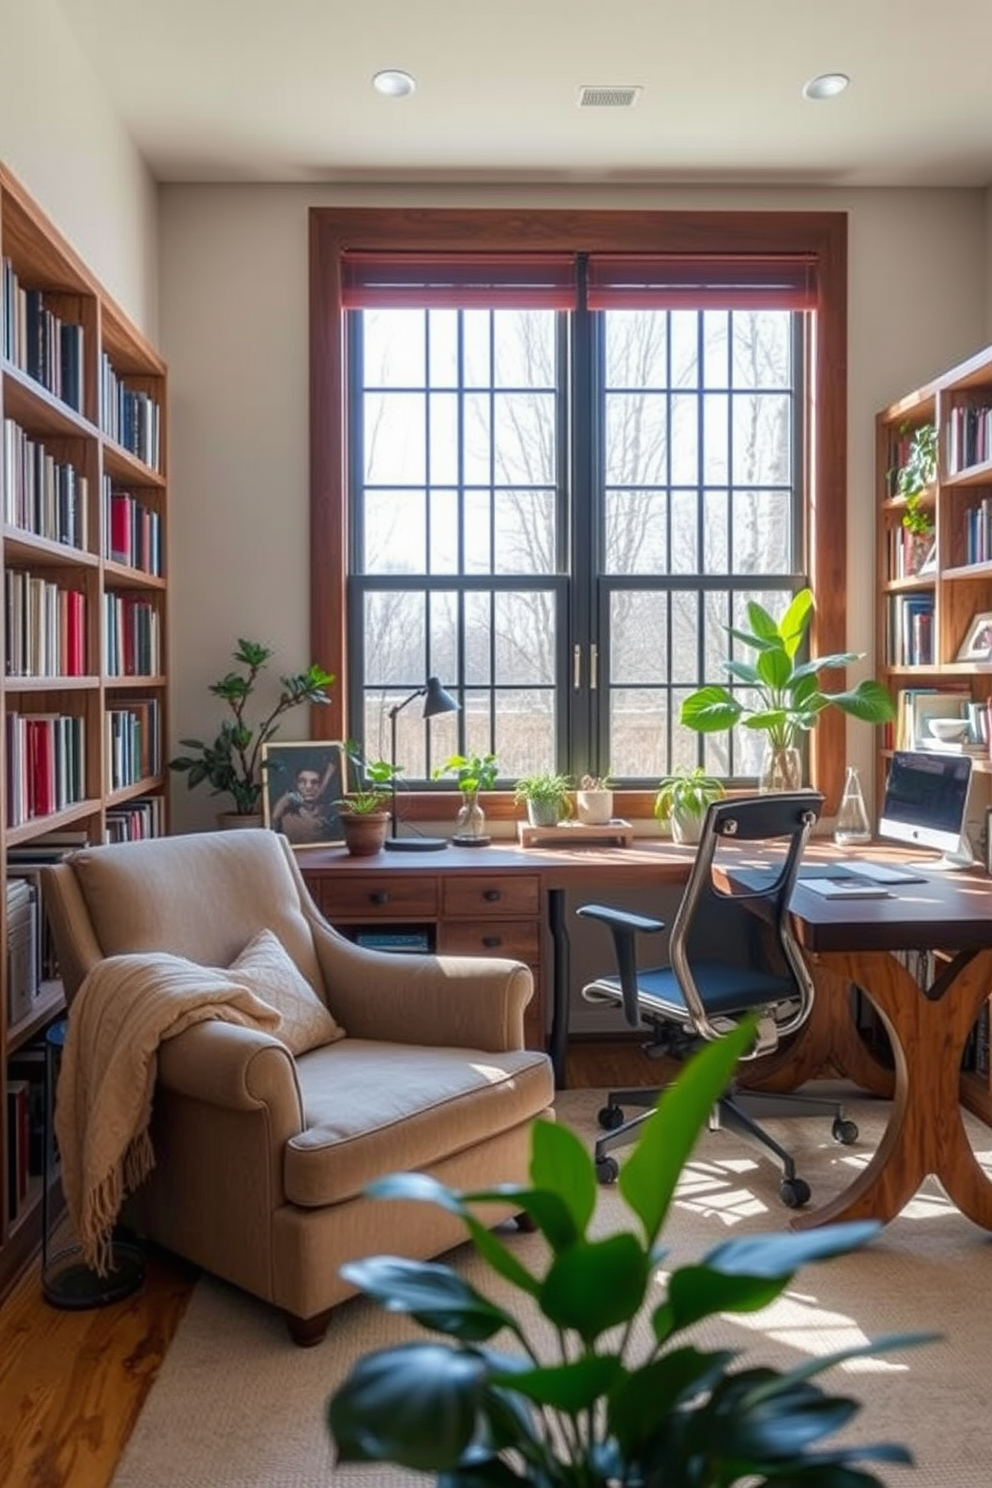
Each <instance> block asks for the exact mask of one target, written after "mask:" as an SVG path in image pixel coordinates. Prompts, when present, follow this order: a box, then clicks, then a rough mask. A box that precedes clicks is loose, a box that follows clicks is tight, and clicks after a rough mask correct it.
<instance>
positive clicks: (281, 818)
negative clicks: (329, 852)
mask: <svg viewBox="0 0 992 1488" xmlns="http://www.w3.org/2000/svg"><path fill="white" fill-rule="evenodd" d="M346 789H347V786H346V783H345V760H344V751H343V750H342V748H341V745H340V744H337V743H334V742H332V741H330V740H326V739H320V740H308V741H306V742H304V743H293V744H266V745H264V746H263V748H262V819H263V821H264V822H265V825H266V826H267V827H271V828H272V830H273V831H274V832H282V833H283V835H284V836H285V837H286V838H288V840H289V842H290V845H291V846H293V847H325V846H328V845H330V844H331V843H336V842H343V841H344V832H343V830H342V827H341V816H340V813H339V810H338V802H339V801H340V800H341V798H342V796H343V795H344V793H345V791H346Z"/></svg>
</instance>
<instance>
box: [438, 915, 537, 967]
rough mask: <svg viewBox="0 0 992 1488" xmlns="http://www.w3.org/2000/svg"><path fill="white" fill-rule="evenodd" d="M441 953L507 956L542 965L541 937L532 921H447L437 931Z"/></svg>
mask: <svg viewBox="0 0 992 1488" xmlns="http://www.w3.org/2000/svg"><path fill="white" fill-rule="evenodd" d="M437 941H438V945H437V948H438V950H439V951H440V952H441V953H442V954H444V955H448V956H507V957H509V959H510V960H511V961H526V962H528V963H531V964H533V965H535V966H536V965H538V964H539V963H540V959H541V934H540V929H539V927H538V925H537V924H536V922H534V921H532V920H488V921H485V922H483V923H482V924H475V925H468V924H465V925H459V924H455V923H452V922H451V921H447V922H444V923H442V924H440V925H439V926H438V930H437Z"/></svg>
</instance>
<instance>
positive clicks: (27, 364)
mask: <svg viewBox="0 0 992 1488" xmlns="http://www.w3.org/2000/svg"><path fill="white" fill-rule="evenodd" d="M2 277H3V284H2V290H3V292H2V294H0V303H2V306H3V316H2V338H3V354H4V356H5V357H6V358H7V359H8V361H11V362H13V363H14V365H15V366H16V367H19V368H20V369H21V371H22V372H26V373H27V374H28V376H29V377H33V378H34V379H35V381H36V382H40V383H41V385H42V387H44V388H47V389H48V391H49V392H50V393H52V394H53V395H54V396H55V397H56V398H61V400H62V402H63V403H68V405H69V407H70V408H75V409H77V410H78V411H81V410H82V407H83V346H84V336H83V328H82V326H81V325H77V324H76V323H75V322H74V321H70V320H63V319H62V317H61V315H59V314H58V313H57V312H56V311H55V310H54V309H52V308H51V307H50V306H49V305H48V304H47V303H46V299H45V291H43V290H40V289H22V288H21V285H20V283H19V281H18V278H17V274H16V272H15V271H14V266H13V264H12V263H11V261H10V259H9V258H5V259H4V260H3V270H2Z"/></svg>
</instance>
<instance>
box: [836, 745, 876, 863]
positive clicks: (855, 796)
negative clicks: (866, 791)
mask: <svg viewBox="0 0 992 1488" xmlns="http://www.w3.org/2000/svg"><path fill="white" fill-rule="evenodd" d="M834 841H835V842H836V843H837V845H838V846H839V847H851V846H852V845H854V844H855V843H858V842H870V841H871V825H870V823H869V821H868V811H867V809H866V807H865V798H864V796H863V795H862V794H861V781H860V780H859V779H858V771H857V767H856V766H855V765H848V767H847V778H846V780H845V781H844V794H843V795H842V796H841V800H840V810H839V811H838V812H837V825H836V826H835V827H834Z"/></svg>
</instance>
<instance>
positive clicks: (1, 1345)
mask: <svg viewBox="0 0 992 1488" xmlns="http://www.w3.org/2000/svg"><path fill="white" fill-rule="evenodd" d="M663 1078H664V1071H663V1069H662V1067H661V1066H659V1064H658V1062H657V1061H656V1060H653V1059H649V1058H648V1057H647V1055H646V1054H644V1053H643V1052H642V1050H641V1049H640V1048H639V1047H638V1045H637V1044H635V1043H630V1042H626V1041H617V1042H616V1043H613V1042H603V1043H599V1042H591V1043H580V1042H576V1043H574V1044H573V1046H572V1048H571V1049H570V1050H569V1056H568V1081H569V1084H570V1085H571V1086H574V1087H578V1086H600V1085H603V1086H606V1085H616V1086H625V1085H638V1084H643V1085H654V1084H658V1083H660V1081H661V1080H662V1079H663ZM195 1280H196V1273H195V1271H194V1270H193V1268H191V1267H189V1266H188V1265H186V1263H185V1262H182V1261H179V1260H177V1259H176V1258H175V1257H172V1256H167V1255H164V1254H161V1253H156V1252H154V1251H153V1252H151V1253H150V1254H149V1256H148V1265H147V1274H146V1279H145V1286H144V1289H143V1290H142V1291H141V1292H140V1293H138V1294H137V1295H136V1296H134V1297H131V1298H129V1299H128V1300H127V1301H126V1302H120V1303H117V1304H116V1305H115V1306H112V1307H106V1308H100V1309H94V1310H90V1311H84V1312H61V1311H57V1310H56V1309H54V1308H52V1307H49V1306H48V1305H47V1303H46V1302H45V1301H44V1299H43V1297H42V1295H41V1290H40V1286H39V1270H38V1266H37V1265H34V1266H32V1267H31V1268H30V1269H29V1270H28V1271H27V1272H25V1274H24V1275H23V1276H22V1277H21V1279H20V1281H19V1282H18V1283H17V1285H16V1286H15V1288H14V1289H13V1291H12V1292H11V1293H10V1295H9V1296H8V1297H7V1298H6V1300H5V1301H4V1302H3V1304H2V1305H0V1484H2V1485H3V1488H107V1485H108V1484H109V1483H110V1480H111V1478H112V1477H113V1474H114V1469H115V1468H116V1465H117V1462H118V1460H119V1458H120V1454H121V1452H122V1450H123V1447H124V1443H125V1442H126V1441H127V1439H128V1436H129V1435H130V1433H131V1429H132V1427H133V1426H134V1423H135V1421H136V1420H137V1418H138V1414H139V1412H140V1410H141V1407H142V1405H143V1404H144V1401H145V1397H146V1396H147V1394H148V1391H149V1390H150V1389H151V1386H152V1383H153V1381H154V1379H155V1376H156V1374H157V1373H158V1370H159V1367H160V1365H161V1363H162V1360H163V1359H164V1358H165V1355H166V1352H167V1350H168V1347H169V1344H170V1343H171V1341H172V1339H173V1337H174V1336H175V1332H176V1329H177V1328H178V1326H179V1323H180V1320H181V1319H182V1316H183V1313H184V1312H185V1310H186V1306H187V1304H188V1302H189V1299H190V1296H191V1295H192V1291H193V1286H194V1283H195Z"/></svg>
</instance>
